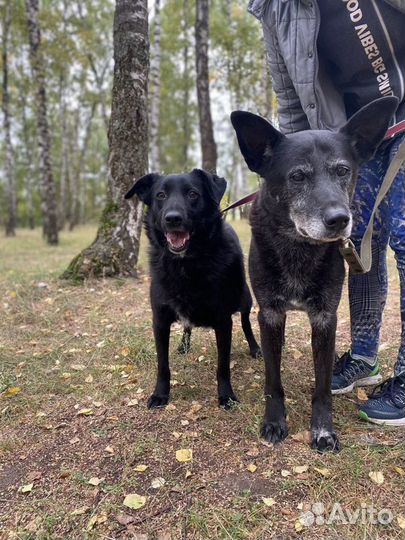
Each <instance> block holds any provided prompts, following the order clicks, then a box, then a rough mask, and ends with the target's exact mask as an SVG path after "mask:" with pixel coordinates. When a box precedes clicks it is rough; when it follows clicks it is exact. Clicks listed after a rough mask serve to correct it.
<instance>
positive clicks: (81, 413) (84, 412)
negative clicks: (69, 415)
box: [77, 409, 93, 416]
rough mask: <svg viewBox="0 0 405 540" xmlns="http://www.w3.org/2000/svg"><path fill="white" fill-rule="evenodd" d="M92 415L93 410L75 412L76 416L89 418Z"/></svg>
mask: <svg viewBox="0 0 405 540" xmlns="http://www.w3.org/2000/svg"><path fill="white" fill-rule="evenodd" d="M91 414H93V409H80V411H77V416H90V415H91Z"/></svg>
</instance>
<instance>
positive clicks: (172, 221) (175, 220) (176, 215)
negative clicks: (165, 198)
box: [165, 210, 183, 226]
mask: <svg viewBox="0 0 405 540" xmlns="http://www.w3.org/2000/svg"><path fill="white" fill-rule="evenodd" d="M165 222H166V223H167V225H172V226H174V225H181V224H182V223H183V218H182V215H181V214H180V212H176V211H175V210H170V211H169V212H167V214H166V215H165Z"/></svg>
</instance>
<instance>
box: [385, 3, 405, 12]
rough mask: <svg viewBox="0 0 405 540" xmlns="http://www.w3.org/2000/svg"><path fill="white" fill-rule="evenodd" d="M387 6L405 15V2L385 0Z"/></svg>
mask: <svg viewBox="0 0 405 540" xmlns="http://www.w3.org/2000/svg"><path fill="white" fill-rule="evenodd" d="M385 1H386V2H387V4H389V5H390V6H392V7H393V8H395V9H398V10H399V11H402V13H405V0H385Z"/></svg>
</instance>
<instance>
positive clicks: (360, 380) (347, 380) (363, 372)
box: [332, 351, 382, 394]
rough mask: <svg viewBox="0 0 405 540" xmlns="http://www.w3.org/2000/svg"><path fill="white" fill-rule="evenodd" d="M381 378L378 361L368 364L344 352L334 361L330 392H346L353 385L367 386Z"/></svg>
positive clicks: (351, 388)
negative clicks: (373, 364)
mask: <svg viewBox="0 0 405 540" xmlns="http://www.w3.org/2000/svg"><path fill="white" fill-rule="evenodd" d="M381 380H382V377H381V375H380V366H379V365H378V362H377V363H376V364H375V366H370V365H369V364H367V362H363V360H355V359H354V358H352V357H351V354H350V352H349V351H348V352H345V353H344V354H343V355H342V356H341V357H340V358H339V361H338V362H336V364H335V367H334V370H333V376H332V394H347V392H351V391H352V390H353V388H354V387H355V386H369V385H372V384H377V383H379V382H380V381H381Z"/></svg>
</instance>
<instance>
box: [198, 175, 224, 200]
mask: <svg viewBox="0 0 405 540" xmlns="http://www.w3.org/2000/svg"><path fill="white" fill-rule="evenodd" d="M192 173H193V174H196V175H197V176H199V177H200V178H202V180H203V182H204V185H205V187H206V188H207V190H208V193H209V194H210V197H211V199H213V200H214V201H215V202H216V203H217V204H219V203H220V202H221V199H222V197H223V195H224V193H225V190H226V180H225V178H222V177H221V176H217V175H216V174H211V173H209V172H207V171H203V170H202V169H193V171H192Z"/></svg>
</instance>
